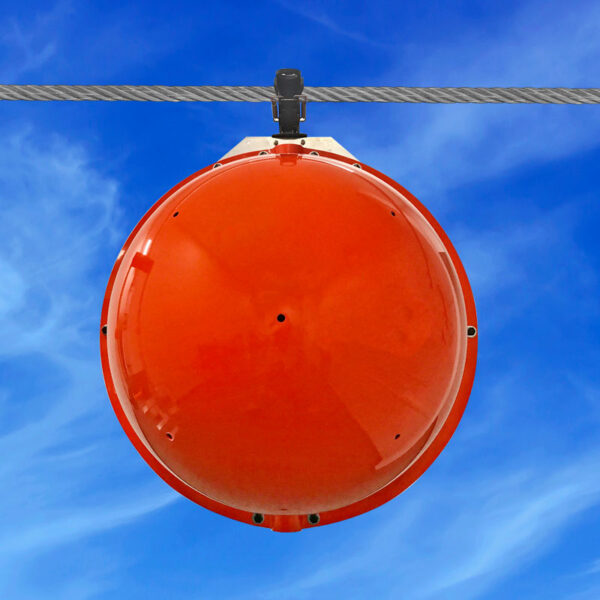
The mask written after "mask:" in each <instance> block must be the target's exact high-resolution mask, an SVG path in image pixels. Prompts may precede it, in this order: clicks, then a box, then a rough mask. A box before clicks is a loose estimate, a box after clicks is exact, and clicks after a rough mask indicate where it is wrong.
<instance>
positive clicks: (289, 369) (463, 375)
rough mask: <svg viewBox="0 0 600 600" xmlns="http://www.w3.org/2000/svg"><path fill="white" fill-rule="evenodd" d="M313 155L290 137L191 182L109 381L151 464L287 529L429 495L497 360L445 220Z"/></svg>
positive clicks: (134, 264) (371, 178)
mask: <svg viewBox="0 0 600 600" xmlns="http://www.w3.org/2000/svg"><path fill="white" fill-rule="evenodd" d="M310 152H311V150H310V149H309V148H306V147H304V146H301V145H299V144H297V143H293V144H292V143H283V144H281V145H279V146H276V147H275V148H273V149H272V150H270V151H268V152H266V153H265V152H264V151H263V152H261V153H260V154H259V152H250V153H246V154H242V155H238V156H234V157H231V158H228V159H224V160H222V161H221V163H217V164H216V165H213V166H211V167H207V168H205V169H203V170H201V171H199V172H198V173H195V174H194V175H192V176H191V177H189V178H187V179H186V180H185V181H183V182H181V183H180V184H179V185H177V186H176V187H175V188H173V189H172V190H171V191H170V192H168V193H167V194H166V195H165V196H163V197H162V198H161V199H160V200H159V201H158V202H157V203H156V204H155V205H154V206H153V207H152V208H151V209H150V210H149V211H148V213H147V214H146V215H145V216H144V218H143V219H142V220H141V221H140V223H139V224H138V225H137V227H136V228H135V229H134V231H133V232H132V233H131V235H130V236H129V239H128V240H127V242H126V244H125V246H124V247H123V250H122V251H121V253H120V255H119V257H118V259H117V261H116V264H115V267H114V269H113V272H112V274H111V277H110V280H109V283H108V288H107V291H106V297H105V300H104V305H103V309H102V326H103V332H102V333H101V335H100V341H101V354H102V365H103V371H104V377H105V380H106V386H107V389H108V393H109V395H110V399H111V402H112V405H113V407H114V410H115V412H116V414H117V417H118V418H119V421H120V423H121V425H122V426H123V428H124V430H125V432H126V433H127V435H128V436H129V438H130V440H131V441H132V443H133V444H134V446H135V447H136V449H137V450H138V452H139V453H140V454H141V455H142V457H143V458H144V459H145V460H146V461H147V462H148V464H149V465H150V466H151V467H152V468H153V469H154V470H155V471H156V473H158V475H160V476H161V477H162V478H163V479H164V480H165V481H166V482H167V483H169V484H170V485H171V486H172V487H173V488H175V489H176V490H178V491H179V492H180V493H181V494H183V495H184V496H187V497H188V498H189V499H191V500H193V501H194V502H197V503H198V504H200V505H202V506H204V507H206V508H208V509H210V510H213V511H215V512H217V513H220V514H222V515H225V516H227V517H230V518H233V519H238V520H240V521H244V522H246V523H250V524H254V525H258V526H261V527H269V528H271V529H275V530H277V531H297V530H299V529H302V528H304V527H314V526H318V525H324V524H328V523H333V522H335V521H340V520H342V519H347V518H350V517H353V516H355V515H358V514H361V513H364V512H366V511H368V510H371V509H373V508H375V507H377V506H379V505H381V504H383V503H384V502H387V501H388V500H390V499H391V498H393V497H394V496H396V495H397V494H399V493H400V492H402V491H403V490H405V489H406V488H407V487H408V486H410V485H411V484H412V483H413V482H414V481H415V480H416V479H417V478H418V477H419V476H420V475H421V474H422V473H423V472H424V471H425V470H426V469H427V468H428V467H429V466H430V465H431V463H432V462H433V461H434V460H435V458H436V457H437V456H438V454H439V453H440V452H441V451H442V449H443V448H444V446H445V445H446V443H447V442H448V440H449V439H450V437H451V436H452V434H453V432H454V430H455V429H456V427H457V425H458V422H459V420H460V418H461V416H462V413H463V411H464V409H465V406H466V404H467V400H468V396H469V393H470V390H471V385H472V383H473V378H474V373H475V362H476V353H477V337H476V332H477V329H476V327H477V323H476V315H475V305H474V301H473V297H472V294H471V290H470V287H469V283H468V280H467V276H466V274H465V271H464V269H463V267H462V265H461V263H460V260H459V258H458V255H457V253H456V251H455V250H454V248H453V247H452V244H451V243H450V241H449V239H448V237H447V236H446V234H445V233H444V231H443V230H442V228H441V227H440V225H439V224H438V223H437V222H436V221H435V219H434V218H433V217H432V216H431V215H430V213H429V212H428V211H427V210H426V209H425V208H424V207H423V206H422V205H421V204H420V203H419V201H418V200H417V199H416V198H414V196H412V195H411V194H410V193H409V192H408V191H406V190H405V189H404V188H402V187H401V186H400V185H398V184H397V183H396V182H394V181H392V180H391V179H389V178H388V177H386V176H385V175H382V174H381V173H379V172H377V171H375V170H374V169H371V168H370V167H368V166H366V165H362V164H358V163H356V161H355V160H352V159H349V158H347V157H345V156H341V155H338V154H333V153H330V152H322V151H319V153H318V154H317V155H315V154H310ZM217 165H219V166H217Z"/></svg>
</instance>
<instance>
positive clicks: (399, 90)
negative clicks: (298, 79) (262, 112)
mask: <svg viewBox="0 0 600 600" xmlns="http://www.w3.org/2000/svg"><path fill="white" fill-rule="evenodd" d="M274 95H275V94H274V91H273V87H272V86H246V85H240V86H228V85H221V86H214V85H188V86H167V85H16V84H9V85H0V100H42V101H51V100H74V101H76V100H102V101H109V102H110V101H134V102H270V101H271V100H272V99H273V98H274ZM304 95H305V96H306V99H307V101H308V102H403V103H405V102H410V103H437V104H457V103H475V104H600V88H531V87H306V88H304Z"/></svg>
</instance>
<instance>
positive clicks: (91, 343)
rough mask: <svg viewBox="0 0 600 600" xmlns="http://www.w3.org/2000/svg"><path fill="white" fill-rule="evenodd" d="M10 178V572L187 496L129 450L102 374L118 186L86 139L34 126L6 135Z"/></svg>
mask: <svg viewBox="0 0 600 600" xmlns="http://www.w3.org/2000/svg"><path fill="white" fill-rule="evenodd" d="M0 180H2V183H3V185H2V190H1V194H2V196H1V198H0V203H1V205H2V207H3V210H2V213H3V218H2V222H1V223H0V281H1V282H2V285H1V286H0V289H1V290H2V293H1V294H0V332H1V333H0V373H1V377H2V379H1V382H0V414H2V415H3V418H4V420H5V422H7V423H10V426H9V427H6V428H5V429H4V430H3V431H2V432H0V449H1V452H2V455H3V456H4V457H10V460H4V461H2V462H1V463H0V486H1V487H2V489H3V490H4V491H3V493H2V495H1V496H0V514H1V515H2V533H1V534H0V548H1V549H0V572H2V573H3V577H2V578H1V579H2V580H4V581H7V582H10V575H9V570H10V569H11V567H10V565H11V564H13V563H14V561H15V560H16V558H17V556H21V560H23V556H24V555H27V556H28V557H32V556H35V554H36V553H38V552H40V551H44V550H47V549H48V548H50V547H52V546H55V545H57V544H64V543H67V542H72V541H74V540H77V539H80V538H82V537H84V536H87V535H90V534H93V533H98V532H100V531H105V530H107V529H110V528H115V527H118V526H120V525H124V524H127V523H130V522H132V521H133V520H135V519H137V518H139V517H141V516H143V515H145V514H147V513H149V512H151V511H154V510H156V509H158V508H161V507H163V506H166V505H167V504H169V503H171V502H173V501H174V500H176V499H177V495H176V494H175V493H174V492H172V491H171V490H170V489H169V488H167V487H166V486H165V485H164V484H162V483H160V482H159V481H158V480H157V479H156V478H153V477H152V478H150V479H147V477H146V476H147V475H148V472H147V470H146V469H144V468H143V467H142V466H141V465H138V463H134V464H133V465H131V464H129V465H128V464H127V461H125V462H124V461H123V460H122V456H121V453H123V452H128V451H129V450H130V449H129V445H128V444H127V443H126V442H125V441H124V440H123V439H122V436H120V435H119V434H118V427H117V426H116V424H115V421H114V417H113V415H112V414H111V411H110V408H109V404H108V400H107V398H106V392H105V390H104V388H103V383H102V378H101V370H100V364H99V357H98V353H97V343H98V338H97V336H98V327H99V323H98V318H99V316H98V315H99V310H100V304H101V298H102V294H103V287H104V283H105V277H104V276H102V277H99V276H98V273H99V270H98V268H99V265H105V264H106V254H107V253H108V254H109V255H110V256H111V258H112V257H114V255H115V254H116V250H117V246H118V243H117V239H118V238H120V237H121V231H120V229H119V227H118V222H119V209H118V199H119V188H118V185H117V184H116V182H115V181H113V180H111V179H110V178H108V177H106V176H104V175H102V174H101V173H99V172H97V171H96V170H95V169H94V168H93V167H92V166H91V164H90V160H89V157H88V154H87V153H86V151H85V150H84V149H82V148H81V147H78V146H76V145H73V144H71V143H69V142H66V141H65V140H62V139H60V138H55V139H54V140H53V141H51V142H44V143H41V142H40V141H39V140H37V139H36V138H35V136H34V134H33V133H32V132H31V131H25V132H23V131H21V132H19V133H16V132H11V131H7V132H6V133H5V135H4V136H3V145H2V148H1V149H0ZM115 434H117V435H118V437H117V438H115ZM137 466H139V467H140V469H138V468H137ZM106 472H110V473H111V478H110V480H111V482H112V483H111V485H110V487H106V486H105V485H104V483H103V482H104V481H106V477H105V474H106ZM116 482H119V485H117V486H115V484H116ZM20 564H21V565H22V564H23V563H22V562H21V563H20Z"/></svg>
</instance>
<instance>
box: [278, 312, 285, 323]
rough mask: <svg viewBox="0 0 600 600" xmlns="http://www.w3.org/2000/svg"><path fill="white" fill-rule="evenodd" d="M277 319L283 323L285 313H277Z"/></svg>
mask: <svg viewBox="0 0 600 600" xmlns="http://www.w3.org/2000/svg"><path fill="white" fill-rule="evenodd" d="M277 320H278V321H279V322H280V323H283V322H284V321H285V315H284V314H279V315H277Z"/></svg>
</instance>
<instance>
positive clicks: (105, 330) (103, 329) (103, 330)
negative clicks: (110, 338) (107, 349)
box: [101, 325, 108, 335]
mask: <svg viewBox="0 0 600 600" xmlns="http://www.w3.org/2000/svg"><path fill="white" fill-rule="evenodd" d="M101 331H102V333H103V334H104V335H106V333H107V332H108V325H102V330H101Z"/></svg>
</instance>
